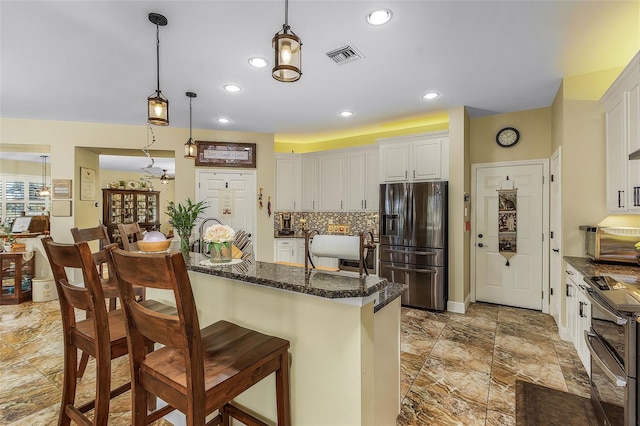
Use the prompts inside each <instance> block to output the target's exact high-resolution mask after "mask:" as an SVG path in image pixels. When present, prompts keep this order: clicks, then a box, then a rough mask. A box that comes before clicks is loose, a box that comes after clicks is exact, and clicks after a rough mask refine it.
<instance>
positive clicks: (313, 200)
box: [301, 157, 320, 211]
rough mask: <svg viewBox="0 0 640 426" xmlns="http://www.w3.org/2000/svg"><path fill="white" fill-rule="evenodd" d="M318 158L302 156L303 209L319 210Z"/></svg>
mask: <svg viewBox="0 0 640 426" xmlns="http://www.w3.org/2000/svg"><path fill="white" fill-rule="evenodd" d="M318 188H319V185H318V159H317V158H315V157H302V197H301V198H302V210H304V211H315V210H319V207H320V205H319V203H318Z"/></svg>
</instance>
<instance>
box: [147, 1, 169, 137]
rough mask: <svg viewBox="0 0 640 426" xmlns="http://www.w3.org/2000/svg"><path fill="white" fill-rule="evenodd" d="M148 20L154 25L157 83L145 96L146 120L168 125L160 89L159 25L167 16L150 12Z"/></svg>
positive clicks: (165, 23) (167, 105)
mask: <svg viewBox="0 0 640 426" xmlns="http://www.w3.org/2000/svg"><path fill="white" fill-rule="evenodd" d="M149 21H151V23H153V24H155V26H156V76H157V82H158V85H157V88H156V92H155V93H154V94H153V95H151V96H149V97H148V98H147V104H148V106H147V110H148V118H147V122H148V123H149V124H155V125H157V126H168V125H169V100H168V99H167V98H165V97H164V96H162V92H161V91H160V27H164V26H165V25H167V18H165V17H164V16H162V15H160V14H158V13H150V14H149Z"/></svg>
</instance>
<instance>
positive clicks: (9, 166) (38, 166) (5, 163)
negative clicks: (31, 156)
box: [0, 160, 51, 184]
mask: <svg viewBox="0 0 640 426" xmlns="http://www.w3.org/2000/svg"><path fill="white" fill-rule="evenodd" d="M50 168H51V166H50V165H49V163H48V162H47V183H48V184H51V175H50V173H49V171H50ZM0 173H6V174H11V175H27V176H40V179H38V182H40V181H41V180H42V163H34V162H31V161H15V160H0Z"/></svg>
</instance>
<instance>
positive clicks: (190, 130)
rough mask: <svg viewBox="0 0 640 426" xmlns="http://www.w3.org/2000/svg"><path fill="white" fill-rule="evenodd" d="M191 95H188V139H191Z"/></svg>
mask: <svg viewBox="0 0 640 426" xmlns="http://www.w3.org/2000/svg"><path fill="white" fill-rule="evenodd" d="M191 99H193V98H191V97H189V140H191V139H193V138H192V137H191Z"/></svg>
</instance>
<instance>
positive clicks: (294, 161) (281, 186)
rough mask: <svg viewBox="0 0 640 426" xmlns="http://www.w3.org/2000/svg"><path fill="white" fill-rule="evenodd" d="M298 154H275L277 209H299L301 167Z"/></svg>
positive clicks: (300, 207) (300, 203)
mask: <svg viewBox="0 0 640 426" xmlns="http://www.w3.org/2000/svg"><path fill="white" fill-rule="evenodd" d="M300 162H301V159H300V155H299V154H276V200H275V209H276V210H278V211H300V210H301V209H302V202H301V169H300Z"/></svg>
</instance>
